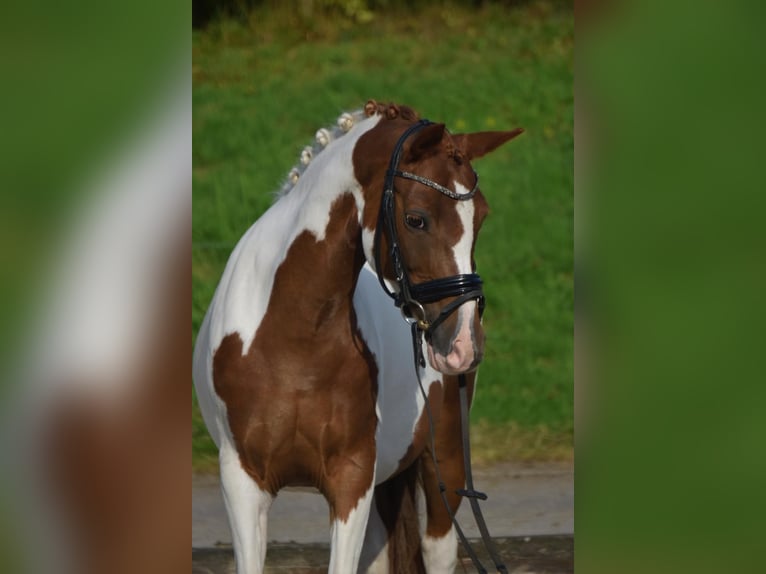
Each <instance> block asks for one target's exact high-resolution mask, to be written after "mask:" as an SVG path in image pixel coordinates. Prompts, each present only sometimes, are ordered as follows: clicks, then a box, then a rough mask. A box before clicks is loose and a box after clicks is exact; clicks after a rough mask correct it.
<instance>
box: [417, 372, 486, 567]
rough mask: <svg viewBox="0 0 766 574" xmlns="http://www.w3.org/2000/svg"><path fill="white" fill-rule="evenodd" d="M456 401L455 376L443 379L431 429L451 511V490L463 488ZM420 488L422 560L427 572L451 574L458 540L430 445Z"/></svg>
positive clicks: (455, 499)
mask: <svg viewBox="0 0 766 574" xmlns="http://www.w3.org/2000/svg"><path fill="white" fill-rule="evenodd" d="M474 382H475V379H474V375H472V374H471V375H468V396H469V397H473V387H474ZM460 425H461V421H460V400H459V396H458V385H457V378H456V377H445V379H444V402H443V404H442V409H441V413H440V417H439V422H438V424H437V425H436V428H435V437H434V438H435V443H436V453H437V455H438V460H439V474H440V476H441V479H442V481H444V485H445V487H446V490H445V493H444V494H445V496H446V498H447V503H448V504H449V506H450V508H451V510H452V512H453V514H454V513H457V509H458V507H459V506H460V501H461V497H460V495H458V494H457V493H456V492H455V491H456V490H458V489H461V488H464V487H465V469H464V467H463V443H462V435H461V427H460ZM421 461H422V470H421V472H422V473H423V490H424V493H425V499H426V516H427V523H426V532H425V536H424V537H423V541H422V544H423V561H424V562H425V566H426V572H428V574H444V573H450V574H451V573H452V572H453V571H454V570H455V566H456V565H457V546H458V540H457V535H456V533H455V528H454V527H453V525H452V520H451V519H450V516H449V513H448V512H447V509H446V508H445V506H444V500H443V499H442V496H441V494H440V492H439V486H438V485H439V482H438V480H437V476H436V470H435V468H434V461H433V457H432V456H431V450H430V448H426V450H425V451H424V452H423V454H422V455H421Z"/></svg>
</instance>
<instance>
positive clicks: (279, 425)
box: [213, 194, 377, 520]
mask: <svg viewBox="0 0 766 574" xmlns="http://www.w3.org/2000/svg"><path fill="white" fill-rule="evenodd" d="M358 235H359V225H358V222H357V212H356V204H355V202H354V198H353V196H351V195H350V194H345V195H343V196H341V197H339V198H338V199H337V200H336V201H335V203H334V204H333V206H332V211H331V217H330V223H329V224H328V227H327V230H326V233H325V238H324V239H323V240H322V241H317V240H316V237H315V236H314V235H313V234H312V233H310V232H308V231H304V232H303V233H301V234H299V235H298V237H297V238H296V239H295V240H294V242H293V243H292V245H291V246H290V248H289V250H288V252H287V256H286V258H285V260H284V261H283V262H282V264H281V265H280V266H279V268H278V270H277V272H276V275H275V278H274V286H273V289H272V292H271V298H270V300H269V304H268V307H267V310H266V313H265V315H264V317H263V320H262V321H261V324H260V326H259V327H258V330H257V332H256V334H255V338H254V339H253V342H252V344H251V346H250V348H249V349H248V350H247V353H246V354H244V355H243V354H242V353H243V349H242V338H241V337H240V335H239V334H238V333H232V334H229V335H227V336H226V337H225V338H224V339H223V341H222V342H221V345H220V347H219V348H218V349H217V350H216V353H215V356H214V359H213V380H214V385H215V390H216V392H217V393H218V395H219V396H220V397H221V399H222V400H223V401H224V402H225V403H226V407H227V415H228V421H229V426H230V429H231V432H232V435H233V437H234V442H235V445H236V447H237V451H238V453H239V457H240V460H241V463H242V466H243V468H244V469H245V471H246V472H247V473H248V474H249V475H250V476H252V477H253V479H254V480H255V481H256V482H257V484H258V485H259V487H260V488H262V489H264V490H267V491H268V492H270V493H272V494H276V493H277V491H279V489H280V488H282V487H283V486H313V487H316V488H318V489H319V490H320V491H321V492H322V493H323V494H324V495H325V497H326V498H327V500H328V502H329V503H330V508H331V509H332V511H333V514H334V516H337V517H338V518H340V519H341V520H345V519H347V517H348V514H349V513H350V512H351V510H352V509H353V508H354V507H355V506H356V504H357V502H358V500H359V498H360V497H361V496H362V495H363V494H364V493H365V492H366V491H367V489H368V488H370V486H371V485H372V482H373V469H374V464H375V429H376V425H377V419H376V416H375V401H376V396H377V365H376V363H375V361H374V358H373V356H372V354H371V353H370V351H369V349H368V348H367V346H366V344H365V343H364V341H363V339H362V336H361V333H360V332H359V329H358V327H357V323H356V315H355V313H354V309H353V303H352V297H353V293H354V289H355V287H356V278H357V277H358V274H359V270H360V269H361V266H362V263H363V261H364V259H363V254H362V251H361V245H360V242H359V241H358Z"/></svg>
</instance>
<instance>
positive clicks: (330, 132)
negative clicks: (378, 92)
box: [275, 109, 365, 201]
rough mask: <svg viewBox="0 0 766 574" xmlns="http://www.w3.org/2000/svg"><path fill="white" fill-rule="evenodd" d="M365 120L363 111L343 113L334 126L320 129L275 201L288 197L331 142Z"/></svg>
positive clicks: (305, 148) (289, 173)
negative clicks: (313, 161) (310, 165)
mask: <svg viewBox="0 0 766 574" xmlns="http://www.w3.org/2000/svg"><path fill="white" fill-rule="evenodd" d="M364 118H365V112H364V110H363V109H360V110H354V111H353V112H343V113H342V114H341V115H340V116H339V117H338V119H337V121H336V122H335V125H334V126H328V127H325V128H320V129H318V130H317V132H316V134H315V135H314V143H313V144H312V145H308V146H306V147H304V148H303V151H301V155H300V158H298V163H297V164H296V165H295V166H293V168H292V169H291V170H290V171H289V172H288V174H287V178H286V179H285V182H284V183H283V184H282V188H281V189H280V190H279V192H278V193H277V196H276V198H275V201H276V200H278V199H279V198H281V197H282V196H284V195H287V194H288V193H289V192H290V190H292V189H293V188H294V187H295V184H296V183H298V180H299V179H300V177H301V176H302V175H303V172H304V171H306V168H307V167H308V166H309V164H310V163H311V161H312V160H313V159H314V158H315V157H316V156H317V155H319V154H320V153H322V151H323V150H324V148H326V147H327V146H328V144H329V143H330V142H331V141H334V140H336V139H338V138H340V137H342V136H344V135H346V133H347V132H348V131H349V130H350V129H351V128H352V127H354V125H355V124H357V123H358V122H360V121H362V120H363V119H364Z"/></svg>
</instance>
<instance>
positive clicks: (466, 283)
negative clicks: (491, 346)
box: [373, 120, 508, 574]
mask: <svg viewBox="0 0 766 574" xmlns="http://www.w3.org/2000/svg"><path fill="white" fill-rule="evenodd" d="M431 123H432V122H430V121H428V120H420V121H419V122H417V123H416V124H413V125H411V126H410V127H409V128H407V130H405V132H404V133H403V134H402V135H401V136H400V137H399V140H398V141H397V142H396V146H395V147H394V151H393V152H392V154H391V160H390V162H389V164H388V170H387V171H386V179H385V182H384V185H383V197H382V198H381V202H380V211H379V212H378V224H377V227H376V228H375V239H374V245H373V251H374V257H375V267H376V270H377V275H378V280H379V281H380V286H381V287H382V288H383V291H384V292H385V293H386V294H387V295H388V296H389V297H391V298H392V299H393V300H394V303H395V304H396V306H397V307H399V308H400V309H401V311H402V316H403V317H404V319H405V320H406V321H407V322H408V323H410V326H411V332H412V346H413V357H414V359H415V374H416V376H417V380H418V386H419V387H420V393H421V395H422V397H423V403H424V407H425V411H426V413H427V415H428V429H429V440H430V445H431V459H432V461H433V465H434V471H435V473H436V478H437V482H438V487H439V494H440V496H441V498H442V502H443V503H444V507H445V508H446V510H447V514H448V515H449V517H450V520H451V521H452V524H453V525H454V528H455V533H456V534H457V536H458V538H459V539H460V542H461V543H462V544H463V548H464V549H465V551H466V553H467V554H468V556H469V558H470V559H471V561H472V562H473V564H474V566H475V567H476V569H477V571H478V572H479V573H480V574H486V573H487V570H486V568H484V566H483V565H482V563H481V561H480V560H479V557H478V556H477V555H476V553H475V552H474V550H473V548H472V547H471V544H470V543H469V542H468V539H467V538H466V536H465V534H464V533H463V530H462V528H460V524H459V523H458V521H457V518H456V517H455V513H454V512H453V511H452V508H451V506H450V504H449V501H448V500H447V497H446V490H447V487H446V486H445V484H444V481H443V480H442V478H441V472H440V471H439V463H438V459H437V456H436V440H435V436H434V419H433V414H432V413H431V406H430V402H429V400H428V395H427V394H426V392H425V389H424V388H423V381H422V380H421V376H420V367H425V359H424V357H423V351H422V337H423V336H424V335H425V337H426V340H428V339H429V338H430V337H431V334H432V333H433V331H434V329H436V328H437V327H438V326H439V325H440V324H441V323H442V322H444V320H445V319H447V317H449V316H450V315H451V314H452V313H453V312H454V311H455V310H457V309H458V307H460V306H461V305H462V304H463V303H465V302H467V301H477V302H478V306H479V316H481V314H482V313H483V312H484V292H483V291H482V280H481V277H479V276H478V275H477V274H476V273H463V274H460V275H452V276H450V277H444V278H441V279H434V280H432V281H426V282H424V283H418V284H413V283H412V282H411V281H410V278H409V276H408V274H407V269H406V266H405V264H404V261H403V259H402V252H401V249H400V248H399V237H398V235H397V233H396V212H395V202H394V178H395V177H403V178H405V179H411V180H413V181H416V182H418V183H421V184H423V185H426V186H428V187H430V188H433V189H435V190H436V191H438V192H439V193H441V194H443V195H446V196H447V197H449V198H451V199H454V200H455V201H466V200H469V199H472V198H473V196H474V195H476V191H477V190H478V189H479V176H478V175H477V174H476V172H474V175H475V176H476V183H475V184H474V186H473V189H472V190H471V191H470V192H468V193H465V194H458V193H455V192H454V191H452V190H450V189H447V188H446V187H444V186H442V185H440V184H438V183H436V182H435V181H431V180H430V179H427V178H425V177H421V176H419V175H415V174H414V173H409V172H406V171H399V160H400V159H401V156H402V148H403V147H404V142H405V141H407V138H409V137H410V136H411V135H413V134H415V133H417V132H418V131H420V130H421V129H423V128H424V127H426V126H427V125H430V124H431ZM384 230H385V231H386V233H387V234H388V241H389V255H390V256H391V261H392V264H393V267H394V274H395V276H396V283H397V285H398V287H399V293H394V292H392V291H391V290H390V289H389V288H388V286H387V285H386V282H385V280H384V279H383V266H382V263H381V259H380V249H381V248H380V243H381V238H382V233H383V231H384ZM448 297H455V299H454V300H453V301H451V302H450V303H449V304H447V305H445V306H444V308H443V309H442V310H441V311H440V313H439V315H438V316H437V317H436V319H434V320H433V321H430V322H429V321H428V319H427V318H426V312H425V309H424V308H423V304H425V303H435V302H436V301H441V300H442V299H446V298H448ZM458 393H459V398H460V426H461V435H462V441H463V444H462V446H463V468H464V469H465V478H466V480H465V488H461V489H458V490H457V491H456V493H457V494H458V495H459V496H462V497H465V498H468V500H469V502H470V505H471V510H472V512H473V515H474V518H475V520H476V525H477V526H478V528H479V532H480V533H481V538H482V541H483V542H484V546H485V548H486V549H487V552H488V553H489V555H490V558H491V559H492V562H493V563H494V565H495V570H496V571H497V572H499V573H500V574H508V569H507V568H506V567H505V564H503V562H502V560H501V559H500V557H499V555H498V553H497V550H496V548H495V545H494V544H493V542H492V537H491V536H490V534H489V530H488V529H487V524H486V521H485V520H484V516H483V515H482V513H481V508H480V507H479V502H478V501H479V500H486V499H487V495H486V494H484V493H483V492H479V491H477V490H476V489H474V486H473V475H472V472H471V450H470V448H471V441H470V437H469V430H468V429H469V425H468V392H467V382H466V376H465V374H460V375H458Z"/></svg>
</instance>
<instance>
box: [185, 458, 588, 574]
mask: <svg viewBox="0 0 766 574" xmlns="http://www.w3.org/2000/svg"><path fill="white" fill-rule="evenodd" d="M474 483H475V485H476V488H477V489H478V490H481V491H483V492H486V493H487V494H488V496H489V500H488V501H486V502H483V503H482V510H483V512H484V516H485V518H486V520H487V525H488V527H489V531H490V533H491V534H492V536H493V537H494V538H495V540H496V542H497V544H498V546H499V549H500V551H501V556H502V557H503V559H504V560H505V561H506V563H507V565H508V571H509V572H516V573H521V572H525V573H528V574H532V573H539V574H559V573H562V574H563V573H565V572H572V571H573V562H574V558H573V548H574V542H573V533H574V468H573V465H572V464H571V463H503V464H498V465H494V466H491V467H487V468H477V469H474ZM192 484H193V495H192V518H193V526H192V548H193V552H192V558H193V569H192V571H193V573H195V574H203V573H204V574H223V573H228V572H232V573H233V572H234V564H233V554H232V551H231V546H230V545H231V532H230V530H229V526H228V522H227V519H226V511H225V509H224V505H223V499H222V497H221V492H220V484H219V482H218V478H217V476H211V475H195V476H194V477H193V478H192ZM458 520H459V521H460V524H461V526H462V527H463V529H464V531H465V533H466V535H467V536H468V537H469V538H471V539H475V538H478V536H479V533H478V529H477V528H476V525H475V523H474V521H473V516H472V515H471V512H470V508H469V505H468V504H462V505H461V507H460V511H459V512H458ZM329 533H330V530H329V523H328V514H327V504H326V503H325V501H324V499H323V498H322V497H321V496H319V495H317V494H314V493H310V492H298V491H283V492H281V493H280V494H279V496H278V497H277V499H276V500H275V501H274V504H273V506H272V508H271V512H270V513H269V531H268V537H269V550H268V555H267V568H266V572H273V573H280V574H284V573H293V574H311V573H313V572H326V569H327V560H328V556H329V547H328V542H329ZM477 548H478V547H477ZM464 564H465V565H466V570H465V571H466V572H473V570H472V568H471V567H470V561H467V559H466V561H465V562H464ZM485 565H486V566H489V565H490V563H489V562H487V563H486V564H485ZM461 571H463V569H462V568H461V567H460V566H458V569H457V572H461Z"/></svg>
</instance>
